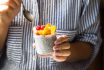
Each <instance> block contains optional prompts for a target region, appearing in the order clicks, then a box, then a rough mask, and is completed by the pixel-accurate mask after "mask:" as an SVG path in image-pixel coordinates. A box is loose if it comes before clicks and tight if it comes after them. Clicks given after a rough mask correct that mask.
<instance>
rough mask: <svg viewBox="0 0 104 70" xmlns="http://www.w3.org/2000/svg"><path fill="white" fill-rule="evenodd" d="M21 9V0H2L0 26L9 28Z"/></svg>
mask: <svg viewBox="0 0 104 70" xmlns="http://www.w3.org/2000/svg"><path fill="white" fill-rule="evenodd" d="M20 7H21V0H0V24H4V25H5V26H6V25H7V26H9V25H10V24H11V23H10V22H11V21H12V20H13V18H14V17H15V16H16V15H17V14H18V12H19V11H20Z"/></svg>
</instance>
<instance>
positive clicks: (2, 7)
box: [0, 5, 9, 14]
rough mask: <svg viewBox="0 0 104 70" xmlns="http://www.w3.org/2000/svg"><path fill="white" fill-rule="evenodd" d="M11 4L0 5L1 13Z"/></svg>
mask: <svg viewBox="0 0 104 70" xmlns="http://www.w3.org/2000/svg"><path fill="white" fill-rule="evenodd" d="M8 8H9V6H7V5H0V14H2V13H5V12H6V11H7V9H8Z"/></svg>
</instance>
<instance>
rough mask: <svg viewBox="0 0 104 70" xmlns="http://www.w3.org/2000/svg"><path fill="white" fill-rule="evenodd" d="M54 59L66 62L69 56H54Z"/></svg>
mask: <svg viewBox="0 0 104 70" xmlns="http://www.w3.org/2000/svg"><path fill="white" fill-rule="evenodd" d="M53 59H54V60H55V61H57V62H64V61H66V60H67V57H62V56H53Z"/></svg>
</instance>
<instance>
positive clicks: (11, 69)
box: [2, 0, 101, 70]
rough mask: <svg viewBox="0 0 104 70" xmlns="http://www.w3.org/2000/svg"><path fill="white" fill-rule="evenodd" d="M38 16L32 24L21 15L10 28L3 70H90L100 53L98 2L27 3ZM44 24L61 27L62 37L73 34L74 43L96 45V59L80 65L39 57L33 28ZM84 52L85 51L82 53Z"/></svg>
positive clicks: (44, 0)
mask: <svg viewBox="0 0 104 70" xmlns="http://www.w3.org/2000/svg"><path fill="white" fill-rule="evenodd" d="M23 2H24V5H25V6H26V8H27V9H28V10H29V11H30V12H31V13H32V14H33V15H34V21H33V22H32V23H30V22H29V21H27V20H26V19H25V18H24V17H23V13H22V10H23V8H21V11H20V13H19V14H18V15H17V16H16V17H15V19H14V20H13V22H12V25H11V26H10V28H9V32H8V37H7V43H6V44H7V59H6V61H5V65H4V67H3V69H2V70H86V69H87V67H88V66H89V64H90V63H91V61H92V60H93V59H94V58H95V56H96V54H97V53H98V50H99V46H100V43H101V39H100V33H99V2H98V0H40V1H39V0H38V1H37V0H23ZM39 17H40V18H41V23H42V24H45V23H52V24H53V25H56V26H57V34H58V35H62V34H65V35H69V36H70V37H71V39H72V40H80V41H84V42H90V43H92V44H93V46H91V47H92V49H93V50H92V57H91V58H90V59H88V60H83V61H77V62H61V63H58V62H55V61H54V60H53V59H51V58H41V57H38V56H37V53H36V51H35V49H34V48H33V47H32V44H33V42H34V40H33V33H32V28H33V26H36V25H38V23H39ZM82 52H83V50H82Z"/></svg>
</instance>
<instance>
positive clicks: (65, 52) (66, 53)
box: [53, 50, 71, 56]
mask: <svg viewBox="0 0 104 70" xmlns="http://www.w3.org/2000/svg"><path fill="white" fill-rule="evenodd" d="M53 55H54V56H70V55H71V52H70V51H69V50H59V51H54V53H53Z"/></svg>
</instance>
